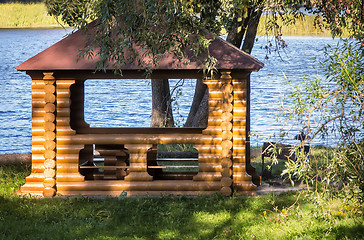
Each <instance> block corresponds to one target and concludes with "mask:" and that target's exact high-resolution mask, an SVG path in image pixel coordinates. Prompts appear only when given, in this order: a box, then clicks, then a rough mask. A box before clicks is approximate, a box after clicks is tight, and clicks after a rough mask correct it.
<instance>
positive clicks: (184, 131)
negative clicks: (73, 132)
mask: <svg viewBox="0 0 364 240" xmlns="http://www.w3.org/2000/svg"><path fill="white" fill-rule="evenodd" d="M203 130H204V129H203V128H146V127H145V128H80V129H77V133H80V134H104V135H106V134H144V135H148V134H149V135H151V134H153V135H154V136H155V135H159V134H161V135H162V134H168V135H169V136H171V135H173V134H174V135H173V136H178V135H181V137H180V138H183V137H188V135H191V136H192V137H194V136H197V134H201V133H202V131H203ZM191 136H190V137H191Z"/></svg>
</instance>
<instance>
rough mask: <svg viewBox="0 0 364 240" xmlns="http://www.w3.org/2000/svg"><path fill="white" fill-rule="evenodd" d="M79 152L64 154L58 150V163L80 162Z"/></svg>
mask: <svg viewBox="0 0 364 240" xmlns="http://www.w3.org/2000/svg"><path fill="white" fill-rule="evenodd" d="M78 158H79V154H78V153H75V154H68V153H66V154H62V153H59V152H57V162H58V163H74V164H78V162H79V159H78Z"/></svg>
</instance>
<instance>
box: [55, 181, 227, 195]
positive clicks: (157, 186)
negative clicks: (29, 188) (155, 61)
mask: <svg viewBox="0 0 364 240" xmlns="http://www.w3.org/2000/svg"><path fill="white" fill-rule="evenodd" d="M220 188H221V185H220V182H218V181H217V182H214V181H198V182H195V181H191V180H190V181H189V180H171V181H166V180H154V181H145V182H127V181H112V180H111V181H97V180H95V181H84V182H79V183H78V182H69V183H57V189H58V190H59V191H66V190H67V191H71V190H72V191H105V190H108V191H117V190H121V191H122V190H124V191H127V192H128V191H219V190H220Z"/></svg>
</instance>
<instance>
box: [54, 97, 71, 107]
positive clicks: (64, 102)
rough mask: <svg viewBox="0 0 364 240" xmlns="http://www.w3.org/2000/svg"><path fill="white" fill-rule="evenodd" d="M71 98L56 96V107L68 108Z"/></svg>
mask: <svg viewBox="0 0 364 240" xmlns="http://www.w3.org/2000/svg"><path fill="white" fill-rule="evenodd" d="M70 105H71V100H70V99H68V98H57V108H69V106H70Z"/></svg>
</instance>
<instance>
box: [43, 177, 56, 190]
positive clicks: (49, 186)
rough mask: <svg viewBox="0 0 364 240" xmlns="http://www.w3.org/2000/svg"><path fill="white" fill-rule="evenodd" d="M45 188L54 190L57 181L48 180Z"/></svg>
mask: <svg viewBox="0 0 364 240" xmlns="http://www.w3.org/2000/svg"><path fill="white" fill-rule="evenodd" d="M43 186H44V187H45V188H53V187H55V186H56V179H54V178H46V179H44V181H43Z"/></svg>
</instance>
